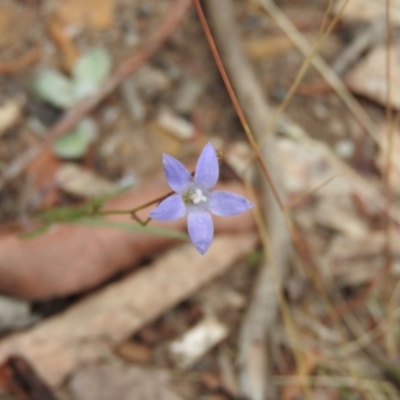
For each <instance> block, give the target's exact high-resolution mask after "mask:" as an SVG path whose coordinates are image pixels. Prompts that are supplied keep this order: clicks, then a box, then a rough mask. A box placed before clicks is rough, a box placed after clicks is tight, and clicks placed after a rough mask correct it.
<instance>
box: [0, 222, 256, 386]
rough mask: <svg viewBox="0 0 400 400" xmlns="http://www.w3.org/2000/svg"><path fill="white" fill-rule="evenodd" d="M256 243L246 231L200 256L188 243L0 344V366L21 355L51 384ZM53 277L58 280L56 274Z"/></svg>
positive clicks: (219, 240)
mask: <svg viewBox="0 0 400 400" xmlns="http://www.w3.org/2000/svg"><path fill="white" fill-rule="evenodd" d="M236 223H237V222H236ZM238 226H240V223H239V224H238ZM103 244H104V245H105V244H106V242H104V243H103ZM256 244H257V236H256V235H255V234H254V233H251V232H249V233H243V234H240V235H237V236H235V235H233V236H232V235H231V236H219V237H216V238H215V239H214V243H213V245H212V246H211V248H210V249H209V250H208V252H207V253H206V254H205V255H203V256H202V255H200V254H198V253H197V251H196V249H195V248H194V247H193V246H192V245H191V244H190V243H186V244H183V245H181V246H179V247H177V248H175V249H173V250H171V251H169V252H168V253H167V254H165V255H163V256H162V257H160V258H159V259H157V260H156V261H154V262H153V263H152V264H150V265H149V266H147V267H146V268H144V269H141V270H139V271H137V272H133V273H131V274H130V275H128V276H126V277H125V278H124V279H123V280H121V281H118V282H115V283H112V284H110V285H108V286H107V287H106V288H104V289H102V290H101V291H99V292H97V293H94V294H92V295H90V296H88V297H87V298H85V299H84V300H82V301H81V302H79V303H77V304H75V305H74V306H72V307H71V308H69V309H68V310H67V311H65V312H64V313H62V314H59V315H57V316H54V317H52V318H49V319H48V320H46V321H44V322H43V323H41V324H39V325H37V326H36V327H34V328H32V329H31V330H29V331H26V332H22V333H18V334H15V335H13V336H10V337H8V338H6V339H4V340H3V341H1V342H0V362H1V360H4V359H5V358H6V357H7V356H9V355H10V354H14V353H19V354H22V355H23V356H24V357H26V358H27V359H29V360H30V361H31V362H32V363H33V364H34V366H35V368H37V370H38V371H39V373H40V374H41V376H42V377H43V378H44V379H46V381H47V382H49V383H50V384H52V385H57V384H59V383H60V382H62V381H63V380H64V379H65V378H66V376H67V375H68V374H69V373H71V372H72V371H74V370H76V368H78V367H79V366H81V365H84V364H88V363H90V362H95V361H97V360H99V359H104V358H106V357H109V356H110V354H111V353H112V351H113V350H112V349H113V347H114V346H115V345H116V344H117V343H119V342H120V341H122V340H124V339H126V338H127V337H129V336H131V335H132V334H133V333H134V332H135V331H137V330H139V329H140V328H141V327H143V326H144V325H146V324H147V323H149V322H150V321H152V320H154V319H155V318H157V317H158V316H160V315H161V314H163V313H164V312H165V311H167V310H169V309H170V308H172V307H174V306H175V305H176V304H178V303H179V302H181V301H182V300H184V299H185V298H187V297H188V296H189V295H191V294H192V293H193V292H194V291H196V290H197V289H198V288H199V287H201V286H202V285H204V284H205V283H207V282H209V281H211V280H212V279H215V278H216V277H217V276H220V275H221V274H223V273H225V272H226V271H227V270H228V269H229V267H231V266H232V265H233V264H234V263H235V261H236V260H238V259H240V258H242V257H244V256H245V255H246V254H247V253H248V252H250V251H251V250H252V249H253V248H254V246H255V245H256ZM115 245H116V244H115V243H114V246H115ZM85 267H87V266H85V265H84V264H83V265H81V268H82V269H84V268H85ZM88 269H90V268H88ZM55 273H56V274H57V273H58V275H61V279H63V277H62V273H61V272H60V271H59V270H58V271H56V272H55Z"/></svg>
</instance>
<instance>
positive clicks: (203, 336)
mask: <svg viewBox="0 0 400 400" xmlns="http://www.w3.org/2000/svg"><path fill="white" fill-rule="evenodd" d="M227 335H228V328H227V327H226V326H225V325H223V324H222V323H221V322H219V321H218V320H217V319H216V318H214V317H206V318H205V319H204V320H202V321H201V322H199V323H198V324H197V325H195V326H194V327H193V328H191V329H190V330H189V331H187V332H186V333H185V334H184V335H183V336H182V337H181V338H179V339H177V340H175V341H173V342H172V343H171V345H170V346H169V351H170V354H171V357H172V358H173V360H174V362H175V364H176V365H177V366H178V367H180V368H183V369H186V368H190V367H191V366H193V365H194V364H195V363H196V362H197V361H199V360H200V359H201V358H202V357H203V356H204V355H205V354H206V353H207V352H208V351H209V350H211V349H212V348H213V347H214V346H215V345H217V344H218V343H219V342H221V341H222V340H224V339H225V338H226V337H227Z"/></svg>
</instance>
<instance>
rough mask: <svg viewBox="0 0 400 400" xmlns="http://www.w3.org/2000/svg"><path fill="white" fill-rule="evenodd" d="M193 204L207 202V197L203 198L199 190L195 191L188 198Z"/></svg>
mask: <svg viewBox="0 0 400 400" xmlns="http://www.w3.org/2000/svg"><path fill="white" fill-rule="evenodd" d="M190 198H191V199H192V201H193V203H194V204H199V203H200V202H202V201H207V197H206V196H204V194H203V192H202V191H201V189H196V190H195V192H194V193H193V194H192V195H191V196H190Z"/></svg>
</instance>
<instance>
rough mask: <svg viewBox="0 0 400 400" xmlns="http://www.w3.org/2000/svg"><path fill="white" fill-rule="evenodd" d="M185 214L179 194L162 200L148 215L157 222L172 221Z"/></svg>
mask: <svg viewBox="0 0 400 400" xmlns="http://www.w3.org/2000/svg"><path fill="white" fill-rule="evenodd" d="M185 214H186V207H185V204H184V202H183V200H182V197H181V196H180V195H179V194H173V195H172V196H169V197H167V198H166V199H165V200H163V201H162V202H161V203H160V204H159V205H158V206H157V207H156V208H155V209H154V210H152V211H151V212H150V214H149V217H150V218H153V219H157V220H158V221H173V220H174V219H178V218H181V217H183V216H184V215H185Z"/></svg>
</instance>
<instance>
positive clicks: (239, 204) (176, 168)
mask: <svg viewBox="0 0 400 400" xmlns="http://www.w3.org/2000/svg"><path fill="white" fill-rule="evenodd" d="M163 164H164V173H165V176H166V178H167V181H168V185H169V186H170V188H171V189H172V190H173V191H174V192H175V194H173V195H171V196H169V197H167V198H166V199H165V200H163V201H162V202H161V203H160V204H159V205H158V206H157V207H156V208H155V209H154V210H152V211H151V212H150V214H149V217H150V218H153V219H156V220H159V221H173V220H175V219H178V218H181V217H183V216H185V215H186V214H188V232H189V236H190V239H191V240H192V242H193V244H194V246H195V247H196V249H197V250H198V252H199V253H200V254H204V253H205V252H206V251H207V250H208V248H209V247H210V244H211V241H212V239H213V236H214V225H213V221H212V218H211V215H210V213H212V214H214V215H218V216H222V217H229V216H232V215H236V214H240V213H242V212H245V211H246V210H248V209H250V208H252V207H253V206H254V205H253V203H251V202H250V201H248V200H247V199H246V198H244V197H243V196H239V195H237V194H234V193H230V192H224V191H221V190H214V191H210V190H211V189H212V188H213V187H214V186H215V184H216V183H217V181H218V177H219V165H218V158H217V155H216V152H215V150H214V148H213V146H212V144H211V143H208V144H207V145H206V146H205V147H204V149H203V151H202V152H201V154H200V157H199V159H198V161H197V165H196V169H195V173H194V177H192V175H191V174H190V172H189V171H188V170H187V169H186V167H185V166H184V165H183V164H182V163H181V162H180V161H178V160H177V159H175V158H174V157H171V156H169V155H168V154H164V156H163Z"/></svg>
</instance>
